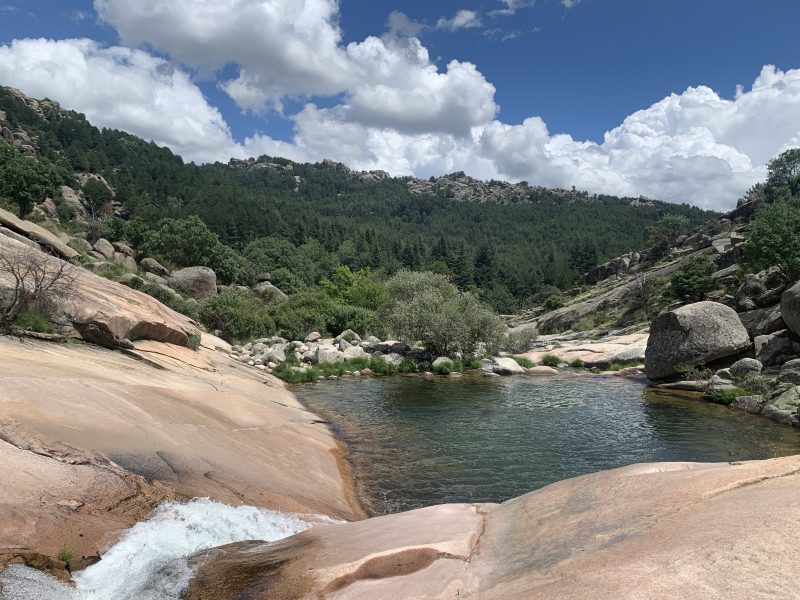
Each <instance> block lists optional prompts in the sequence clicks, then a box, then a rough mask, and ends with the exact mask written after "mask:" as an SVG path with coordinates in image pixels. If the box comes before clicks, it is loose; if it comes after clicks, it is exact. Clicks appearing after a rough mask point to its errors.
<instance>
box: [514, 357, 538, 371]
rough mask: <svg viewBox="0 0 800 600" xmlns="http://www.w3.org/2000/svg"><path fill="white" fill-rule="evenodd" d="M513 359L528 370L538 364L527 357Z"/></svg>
mask: <svg viewBox="0 0 800 600" xmlns="http://www.w3.org/2000/svg"><path fill="white" fill-rule="evenodd" d="M511 358H513V359H514V360H515V361H517V364H518V365H519V366H520V367H525V368H526V369H530V368H531V367H533V366H536V363H535V362H533V361H532V360H531V359H530V358H528V357H526V356H512V357H511Z"/></svg>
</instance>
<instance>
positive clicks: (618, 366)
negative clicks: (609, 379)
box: [608, 360, 641, 371]
mask: <svg viewBox="0 0 800 600" xmlns="http://www.w3.org/2000/svg"><path fill="white" fill-rule="evenodd" d="M639 364H641V363H640V362H639V361H638V360H626V361H623V362H614V363H611V366H610V367H609V368H608V370H609V371H622V369H627V368H629V367H636V366H638V365H639Z"/></svg>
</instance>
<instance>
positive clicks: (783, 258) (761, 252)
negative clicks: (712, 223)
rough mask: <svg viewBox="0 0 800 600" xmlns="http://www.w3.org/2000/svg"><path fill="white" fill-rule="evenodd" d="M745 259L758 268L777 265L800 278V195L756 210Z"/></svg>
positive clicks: (792, 278) (788, 276) (791, 277)
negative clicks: (797, 197) (799, 197)
mask: <svg viewBox="0 0 800 600" xmlns="http://www.w3.org/2000/svg"><path fill="white" fill-rule="evenodd" d="M743 262H744V264H745V265H747V266H749V267H750V268H752V269H753V270H756V271H760V270H762V269H766V268H768V267H771V266H773V265H777V266H778V267H780V269H781V273H782V274H783V276H784V277H785V278H786V279H787V280H789V281H797V280H798V279H800V199H793V200H780V201H778V202H775V203H774V204H769V205H766V206H763V207H762V208H761V210H759V211H758V213H756V217H755V219H753V221H752V222H751V224H750V234H749V235H748V236H747V240H746V241H745V244H744V261H743Z"/></svg>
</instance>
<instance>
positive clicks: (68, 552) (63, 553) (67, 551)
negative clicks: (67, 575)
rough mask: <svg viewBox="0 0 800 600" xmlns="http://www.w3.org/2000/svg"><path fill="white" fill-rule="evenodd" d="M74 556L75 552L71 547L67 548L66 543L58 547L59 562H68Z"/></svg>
mask: <svg viewBox="0 0 800 600" xmlns="http://www.w3.org/2000/svg"><path fill="white" fill-rule="evenodd" d="M74 557H75V552H74V551H73V550H72V549H71V548H68V547H67V545H66V544H65V545H63V546H61V548H59V549H58V560H60V561H61V562H69V561H71V560H72V559H73V558H74Z"/></svg>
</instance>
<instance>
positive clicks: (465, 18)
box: [436, 10, 483, 31]
mask: <svg viewBox="0 0 800 600" xmlns="http://www.w3.org/2000/svg"><path fill="white" fill-rule="evenodd" d="M481 25H483V23H481V20H480V17H478V13H476V12H475V11H474V10H460V11H458V12H457V13H456V14H455V15H453V16H452V17H451V18H449V19H445V18H444V17H442V18H441V19H439V20H438V21H437V22H436V28H437V29H447V30H448V31H456V30H458V29H474V28H475V27H480V26H481Z"/></svg>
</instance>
